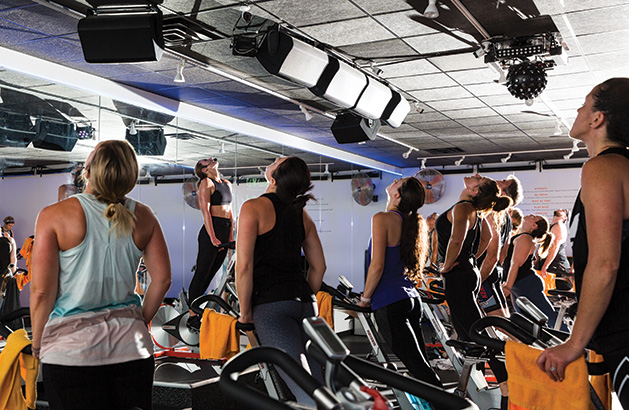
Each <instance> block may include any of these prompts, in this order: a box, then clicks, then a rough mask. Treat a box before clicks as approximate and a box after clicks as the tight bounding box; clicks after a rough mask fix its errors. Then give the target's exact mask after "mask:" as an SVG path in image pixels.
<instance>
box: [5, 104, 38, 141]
mask: <svg viewBox="0 0 629 410" xmlns="http://www.w3.org/2000/svg"><path fill="white" fill-rule="evenodd" d="M34 136H35V130H34V128H33V122H32V121H31V117H30V116H29V115H28V114H24V113H14V112H10V111H6V110H0V147H15V148H26V147H27V146H28V144H30V143H31V140H32V139H33V137H34Z"/></svg>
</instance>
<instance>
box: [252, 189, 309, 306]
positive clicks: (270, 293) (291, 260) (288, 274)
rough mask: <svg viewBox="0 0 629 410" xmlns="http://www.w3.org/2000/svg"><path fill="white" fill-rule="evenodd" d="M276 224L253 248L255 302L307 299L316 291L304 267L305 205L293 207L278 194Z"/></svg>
mask: <svg viewBox="0 0 629 410" xmlns="http://www.w3.org/2000/svg"><path fill="white" fill-rule="evenodd" d="M262 197H265V198H268V199H270V200H271V202H272V203H273V208H274V209H275V226H274V227H273V228H272V229H271V230H270V231H269V232H266V233H264V234H262V235H258V237H257V239H256V244H255V249H254V252H253V297H252V304H253V306H256V305H260V304H262V303H269V302H277V301H280V300H295V299H299V300H301V301H302V302H308V301H310V300H311V299H312V297H313V293H312V289H310V285H308V282H307V281H306V278H305V277H304V274H303V273H302V269H301V245H302V243H303V242H304V239H305V238H306V230H305V228H304V222H303V209H297V210H295V209H293V208H292V207H291V206H289V205H287V204H286V203H283V202H282V201H281V200H280V199H279V197H278V196H277V195H276V194H273V193H270V194H263V195H262Z"/></svg>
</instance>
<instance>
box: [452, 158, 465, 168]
mask: <svg viewBox="0 0 629 410" xmlns="http://www.w3.org/2000/svg"><path fill="white" fill-rule="evenodd" d="M464 160H465V155H463V156H462V157H461V159H457V160H456V161H454V165H456V166H457V167H458V166H460V165H461V164H462V163H463V161H464Z"/></svg>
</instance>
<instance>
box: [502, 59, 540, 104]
mask: <svg viewBox="0 0 629 410" xmlns="http://www.w3.org/2000/svg"><path fill="white" fill-rule="evenodd" d="M544 68H545V65H544V64H543V63H541V62H535V63H533V62H530V61H525V62H523V63H521V64H516V65H512V66H511V67H509V72H508V73H507V89H508V90H509V92H510V93H511V95H513V96H514V97H516V98H519V99H521V100H532V99H533V98H535V97H537V96H538V95H540V94H541V93H542V91H544V88H546V83H547V82H548V80H547V79H546V70H545V69H544Z"/></svg>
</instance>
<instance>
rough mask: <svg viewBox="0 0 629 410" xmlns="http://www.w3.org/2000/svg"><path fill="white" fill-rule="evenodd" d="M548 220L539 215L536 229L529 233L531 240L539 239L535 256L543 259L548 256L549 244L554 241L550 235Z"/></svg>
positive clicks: (553, 236) (553, 237)
mask: <svg viewBox="0 0 629 410" xmlns="http://www.w3.org/2000/svg"><path fill="white" fill-rule="evenodd" d="M548 229H549V225H548V219H546V218H545V217H543V216H541V215H539V220H538V221H537V229H534V230H533V232H531V235H533V238H541V241H539V244H540V245H539V248H538V249H537V254H538V255H539V257H540V258H545V257H546V256H547V255H548V250H549V248H550V244H551V243H552V242H553V239H555V235H553V234H552V233H550V231H549V230H548Z"/></svg>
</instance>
